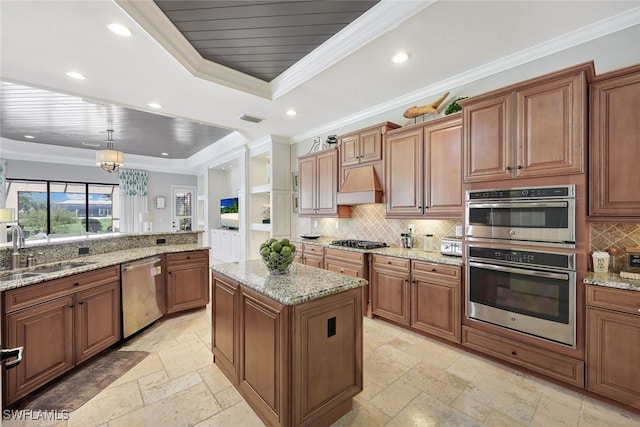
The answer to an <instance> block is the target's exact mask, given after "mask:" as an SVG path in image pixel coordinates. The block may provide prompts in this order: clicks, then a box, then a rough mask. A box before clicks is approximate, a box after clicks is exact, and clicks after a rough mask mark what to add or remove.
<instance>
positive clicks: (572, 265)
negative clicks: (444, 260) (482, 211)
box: [467, 242, 576, 271]
mask: <svg viewBox="0 0 640 427" xmlns="http://www.w3.org/2000/svg"><path fill="white" fill-rule="evenodd" d="M478 243H484V242H478ZM502 243H504V242H502ZM521 243H522V242H518V247H514V246H513V245H509V246H507V247H505V246H496V245H487V244H480V245H478V244H477V243H476V242H474V243H472V244H469V245H468V248H487V249H508V250H523V251H526V250H529V248H520V247H519V246H522V245H521ZM545 246H549V245H545ZM531 251H532V252H538V253H544V254H551V255H564V256H566V257H567V260H568V263H567V264H568V265H567V268H562V267H549V266H541V265H538V264H525V263H521V262H517V261H502V260H491V264H502V265H507V266H510V265H516V266H523V267H527V268H530V269H535V268H544V269H553V270H558V271H560V270H565V271H566V270H568V271H575V270H576V254H575V253H574V252H569V253H568V252H554V251H547V250H544V249H538V248H536V249H535V250H531ZM468 254H469V249H467V255H468ZM467 258H468V259H469V261H470V262H471V261H478V262H481V263H484V264H486V262H487V260H485V259H482V258H478V257H472V256H467Z"/></svg>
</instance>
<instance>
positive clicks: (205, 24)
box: [155, 0, 378, 82]
mask: <svg viewBox="0 0 640 427" xmlns="http://www.w3.org/2000/svg"><path fill="white" fill-rule="evenodd" d="M155 3H156V4H157V5H158V7H160V9H161V10H162V11H163V12H164V14H165V15H167V17H168V18H169V19H170V20H171V21H172V22H173V24H174V25H175V26H176V28H177V29H178V30H179V31H180V32H181V33H182V34H183V35H184V36H185V38H186V39H187V40H188V41H189V43H191V45H193V47H194V48H195V49H196V50H197V51H198V52H199V53H200V55H202V57H203V58H205V59H208V60H210V61H213V62H216V63H218V64H221V65H225V66H227V67H229V68H232V69H234V70H237V71H240V72H242V73H245V74H248V75H251V76H254V77H256V78H259V79H261V80H264V81H267V82H269V81H271V80H273V79H274V78H276V77H277V76H278V75H280V74H281V73H282V72H283V71H285V70H286V69H287V68H289V67H290V66H292V65H293V64H295V63H296V62H297V61H299V60H300V59H301V58H303V57H304V56H305V55H307V54H308V53H309V52H311V51H312V50H314V49H315V48H316V47H318V46H320V45H321V44H322V43H324V42H325V41H327V40H328V39H329V38H331V36H333V35H334V34H336V33H337V32H339V31H340V30H342V29H343V28H344V27H346V26H347V25H349V23H351V22H352V21H353V20H355V19H356V18H358V17H359V16H360V15H362V14H363V13H364V12H366V11H367V10H369V9H370V8H371V7H373V6H374V5H375V4H376V3H378V1H365V0H356V1H348V0H341V1H308V0H304V1H288V0H283V1H260V0H257V1H256V0H253V1H250V0H247V1H240V0H238V1H217V0H214V1H202V0H196V1H178V0H155Z"/></svg>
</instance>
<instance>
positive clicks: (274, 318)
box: [239, 287, 290, 425]
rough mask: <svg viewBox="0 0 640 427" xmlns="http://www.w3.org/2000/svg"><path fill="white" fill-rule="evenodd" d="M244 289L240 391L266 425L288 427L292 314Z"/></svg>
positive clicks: (241, 309) (241, 325)
mask: <svg viewBox="0 0 640 427" xmlns="http://www.w3.org/2000/svg"><path fill="white" fill-rule="evenodd" d="M240 289H241V290H240V292H241V294H240V336H241V337H242V339H241V340H240V377H239V388H240V391H241V393H242V395H243V397H244V398H245V400H247V402H248V403H249V405H250V406H251V407H252V408H253V409H254V410H255V411H256V413H257V414H258V416H260V418H261V419H262V420H263V421H265V424H267V425H288V422H287V418H288V414H287V413H286V410H285V408H287V406H288V404H289V402H288V399H287V394H288V392H289V387H290V384H289V381H288V369H289V364H290V360H289V353H288V349H289V338H288V334H287V332H288V326H289V321H288V313H289V312H288V310H287V307H285V306H282V305H280V304H278V303H276V302H275V301H273V300H269V299H267V298H265V297H262V296H261V295H258V294H256V293H254V292H252V291H250V290H248V289H245V288H244V287H241V288H240Z"/></svg>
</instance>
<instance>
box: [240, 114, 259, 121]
mask: <svg viewBox="0 0 640 427" xmlns="http://www.w3.org/2000/svg"><path fill="white" fill-rule="evenodd" d="M240 120H244V121H245V122H251V123H260V122H261V121H262V120H263V119H259V118H257V117H253V116H247V115H246V114H243V115H241V116H240Z"/></svg>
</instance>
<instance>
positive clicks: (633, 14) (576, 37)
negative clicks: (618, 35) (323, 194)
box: [291, 7, 640, 143]
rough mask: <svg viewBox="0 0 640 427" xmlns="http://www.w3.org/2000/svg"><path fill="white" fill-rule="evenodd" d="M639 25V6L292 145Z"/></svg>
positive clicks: (315, 132) (315, 131)
mask: <svg viewBox="0 0 640 427" xmlns="http://www.w3.org/2000/svg"><path fill="white" fill-rule="evenodd" d="M639 23H640V7H637V8H634V9H631V10H629V11H626V12H623V13H620V14H618V15H614V16H612V17H609V18H607V19H603V20H602V21H598V22H596V23H594V24H592V25H589V26H586V27H582V28H580V29H578V30H575V31H572V32H570V33H567V34H565V35H563V36H561V37H557V38H554V39H551V40H548V41H546V42H543V43H540V44H538V45H535V46H532V47H531V48H528V49H525V50H523V51H520V52H518V53H516V54H513V55H509V56H505V57H504V58H501V59H499V60H496V61H493V62H489V63H487V64H484V65H482V66H480V67H476V68H473V69H471V70H469V71H466V72H464V73H460V74H457V75H455V76H452V77H450V78H447V79H444V80H440V81H439V82H436V83H434V84H431V85H429V86H425V87H423V88H421V89H418V90H415V91H413V92H409V93H406V94H404V95H401V96H399V97H396V98H394V99H391V100H389V101H387V102H383V103H381V104H378V105H375V106H373V107H371V108H367V109H365V110H362V111H359V112H357V113H355V114H352V115H350V116H347V117H344V118H342V119H340V120H336V121H334V122H331V123H328V124H325V125H323V126H320V127H317V128H315V129H312V130H310V131H307V132H304V133H301V134H298V135H296V136H294V137H292V138H291V140H292V142H293V143H298V142H301V141H304V140H307V139H309V138H313V137H315V136H317V135H320V134H323V133H326V132H332V131H333V130H335V129H337V128H341V127H345V126H349V125H352V124H355V123H357V122H359V121H361V120H365V119H367V118H368V117H372V116H376V115H378V114H383V113H386V112H388V111H391V110H395V109H397V108H402V107H406V105H408V104H410V103H413V102H417V101H421V100H424V99H428V98H430V97H433V96H436V95H441V94H442V92H443V91H445V92H446V91H451V90H454V89H455V88H458V87H461V86H464V85H466V84H469V83H472V82H474V81H477V80H481V79H483V78H486V77H489V76H492V75H495V74H498V73H501V72H504V71H508V70H510V69H512V68H515V67H518V66H520V65H523V64H526V63H529V62H532V61H535V60H537V59H540V58H543V57H545V56H549V55H552V54H555V53H558V52H561V51H563V50H566V49H570V48H572V47H575V46H578V45H580V44H583V43H587V42H589V41H591V40H595V39H597V38H599V37H603V36H606V35H609V34H613V33H615V32H618V31H622V30H624V29H626V28H629V27H632V26H634V25H638V24H639Z"/></svg>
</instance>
